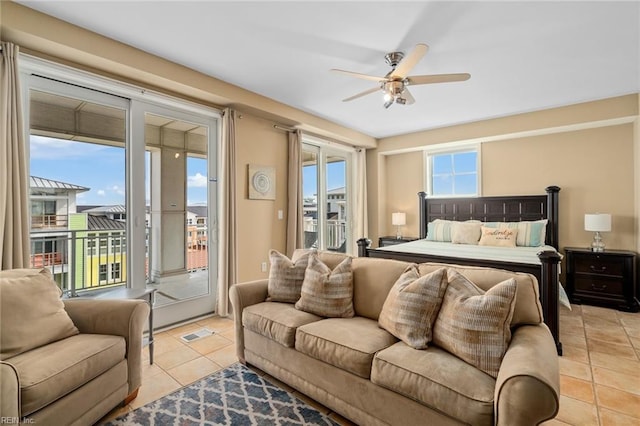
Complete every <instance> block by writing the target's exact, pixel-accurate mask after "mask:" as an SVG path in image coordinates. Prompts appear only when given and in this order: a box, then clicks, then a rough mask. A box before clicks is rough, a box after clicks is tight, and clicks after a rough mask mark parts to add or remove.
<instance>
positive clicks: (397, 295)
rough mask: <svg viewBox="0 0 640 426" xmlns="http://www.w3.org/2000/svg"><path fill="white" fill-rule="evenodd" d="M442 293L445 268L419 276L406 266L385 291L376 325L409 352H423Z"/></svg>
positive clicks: (413, 266) (414, 270) (429, 336)
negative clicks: (401, 342) (418, 350)
mask: <svg viewBox="0 0 640 426" xmlns="http://www.w3.org/2000/svg"><path fill="white" fill-rule="evenodd" d="M446 289H447V270H446V269H445V268H440V269H437V270H435V271H433V272H431V273H429V274H427V275H424V276H420V272H418V266H417V265H411V266H409V267H408V268H407V270H406V271H405V272H404V273H403V274H402V275H401V276H400V278H398V280H397V281H396V283H395V284H394V285H393V287H392V288H391V291H389V295H388V296H387V299H386V300H385V302H384V305H382V311H381V312H380V317H379V318H378V324H379V325H380V327H382V328H384V329H385V330H387V331H388V332H389V333H391V334H393V335H394V336H396V337H397V338H398V339H400V340H402V341H403V342H404V343H406V344H407V345H409V346H411V347H412V348H414V349H425V348H426V347H427V345H428V343H429V342H430V341H431V336H432V328H433V323H434V322H435V320H436V316H437V315H438V311H439V310H440V305H441V304H442V298H443V297H444V292H445V290H446Z"/></svg>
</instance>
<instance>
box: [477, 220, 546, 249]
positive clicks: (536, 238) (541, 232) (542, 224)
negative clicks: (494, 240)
mask: <svg viewBox="0 0 640 426" xmlns="http://www.w3.org/2000/svg"><path fill="white" fill-rule="evenodd" d="M548 222H549V221H548V220H547V219H541V220H533V221H527V220H523V221H522V222H487V223H485V224H484V226H486V227H489V228H510V229H517V230H518V236H517V238H516V245H517V246H522V247H540V246H543V245H545V239H546V236H547V223H548Z"/></svg>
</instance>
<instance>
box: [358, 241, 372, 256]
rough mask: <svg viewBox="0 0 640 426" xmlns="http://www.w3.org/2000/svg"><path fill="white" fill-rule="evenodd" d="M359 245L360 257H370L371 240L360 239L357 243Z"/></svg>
mask: <svg viewBox="0 0 640 426" xmlns="http://www.w3.org/2000/svg"><path fill="white" fill-rule="evenodd" d="M356 243H357V244H358V257H369V250H367V249H368V248H369V244H371V240H370V239H368V238H360V239H359V240H358V241H356Z"/></svg>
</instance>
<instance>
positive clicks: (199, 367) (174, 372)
mask: <svg viewBox="0 0 640 426" xmlns="http://www.w3.org/2000/svg"><path fill="white" fill-rule="evenodd" d="M220 369H222V366H220V365H218V364H216V363H215V362H213V361H211V360H209V359H207V358H205V357H199V358H196V359H192V360H191V361H187V362H185V363H184V364H180V365H179V366H177V367H174V368H171V369H169V370H167V373H169V374H170V375H171V377H173V378H174V379H176V380H177V381H178V382H180V384H181V385H183V386H186V385H188V384H189V383H193V382H195V381H196V380H198V379H202V378H203V377H206V376H208V375H210V374H213V373H215V372H216V371H218V370H220Z"/></svg>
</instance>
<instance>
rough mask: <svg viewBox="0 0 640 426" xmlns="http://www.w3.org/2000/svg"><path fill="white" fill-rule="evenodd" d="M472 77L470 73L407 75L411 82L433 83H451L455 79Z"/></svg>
mask: <svg viewBox="0 0 640 426" xmlns="http://www.w3.org/2000/svg"><path fill="white" fill-rule="evenodd" d="M470 78H471V75H470V74H467V73H459V74H432V75H413V76H411V77H407V81H408V83H409V84H412V85H417V84H431V83H450V82H453V81H466V80H469V79H470Z"/></svg>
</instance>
